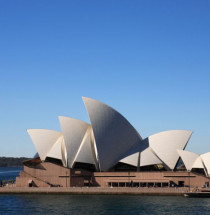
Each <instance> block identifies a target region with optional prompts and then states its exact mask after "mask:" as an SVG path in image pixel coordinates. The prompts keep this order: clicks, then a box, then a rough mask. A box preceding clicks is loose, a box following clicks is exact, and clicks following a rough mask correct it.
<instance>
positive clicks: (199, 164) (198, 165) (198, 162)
mask: <svg viewBox="0 0 210 215" xmlns="http://www.w3.org/2000/svg"><path fill="white" fill-rule="evenodd" d="M192 168H198V169H199V168H200V169H205V168H204V165H203V161H202V159H201V156H199V157H198V158H197V159H196V160H195V162H194V163H193V166H192Z"/></svg>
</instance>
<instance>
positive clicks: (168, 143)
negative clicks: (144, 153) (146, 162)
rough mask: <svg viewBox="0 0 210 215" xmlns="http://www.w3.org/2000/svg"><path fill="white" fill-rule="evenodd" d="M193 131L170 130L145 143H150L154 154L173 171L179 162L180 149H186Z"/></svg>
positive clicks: (153, 136) (152, 137)
mask: <svg viewBox="0 0 210 215" xmlns="http://www.w3.org/2000/svg"><path fill="white" fill-rule="evenodd" d="M191 135H192V131H187V130H170V131H163V132H160V133H157V134H154V135H152V136H149V137H148V138H146V139H144V140H143V142H148V144H149V146H150V147H151V149H152V151H153V153H154V154H155V155H156V156H157V157H158V158H159V159H160V160H161V161H162V163H163V165H164V166H165V167H166V168H167V169H169V170H173V169H174V168H175V166H176V164H177V162H178V159H179V154H178V152H177V150H178V149H180V150H182V149H184V148H185V147H186V145H187V143H188V141H189V139H190V137H191Z"/></svg>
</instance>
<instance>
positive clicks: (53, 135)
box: [27, 129, 62, 161]
mask: <svg viewBox="0 0 210 215" xmlns="http://www.w3.org/2000/svg"><path fill="white" fill-rule="evenodd" d="M27 132H28V134H29V136H30V137H31V140H32V142H33V143H34V145H35V148H36V150H37V152H38V154H39V156H40V159H41V160H42V161H44V160H45V158H46V157H47V156H48V153H50V151H51V149H52V147H53V145H54V144H55V143H56V142H57V141H58V139H59V138H61V137H62V134H61V133H60V132H57V131H53V130H47V129H28V130H27ZM60 153H61V150H59V151H57V153H54V155H55V157H60Z"/></svg>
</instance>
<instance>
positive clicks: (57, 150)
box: [47, 135, 67, 167]
mask: <svg viewBox="0 0 210 215" xmlns="http://www.w3.org/2000/svg"><path fill="white" fill-rule="evenodd" d="M65 154H66V148H65V142H64V137H63V135H61V136H60V137H59V138H58V140H57V141H56V142H55V143H54V145H53V146H52V148H51V149H50V151H49V152H48V154H47V157H51V158H56V159H60V160H61V161H62V163H63V166H65V167H66V163H67V160H66V155H65Z"/></svg>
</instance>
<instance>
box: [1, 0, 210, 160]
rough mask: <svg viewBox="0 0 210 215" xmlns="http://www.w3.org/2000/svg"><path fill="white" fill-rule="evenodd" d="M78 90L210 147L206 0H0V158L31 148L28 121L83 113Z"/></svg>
mask: <svg viewBox="0 0 210 215" xmlns="http://www.w3.org/2000/svg"><path fill="white" fill-rule="evenodd" d="M81 96H88V97H92V98H95V99H98V100H100V101H103V102H104V103H106V104H108V105H110V106H111V107H113V108H115V109H116V110H118V111H119V112H120V113H122V114H123V115H124V116H125V117H126V118H127V119H128V120H129V121H130V122H131V124H132V125H133V126H134V127H135V128H136V129H137V130H138V131H139V133H140V134H141V136H142V137H147V136H149V135H151V134H154V133H157V132H160V131H163V130H170V129H188V130H192V131H193V132H194V133H193V136H192V138H191V140H190V142H189V144H188V147H187V149H188V150H191V151H194V152H197V153H204V152H207V151H210V1H209V0H203V1H199V0H197V1H194V0H173V1H172V0H161V1H159V0H150V1H148V0H132V1H130V0H126V1H125V0H114V1H113V0H102V1H98V0H95V1H92V0H88V1H87V0H83V1H80V0H76V1H73V0H72V1H70V0H66V1H65V0H62V1H58V0H57V1H54V0H48V1H46V0H30V1H28V0H19V1H17V0H10V1H8V0H1V1H0V156H16V157H18V156H28V157H29V156H33V155H34V154H35V152H36V150H35V147H34V146H33V143H32V142H31V140H30V138H29V136H28V134H27V132H26V129H28V128H48V129H54V130H60V125H59V121H58V118H57V117H58V116H59V115H63V116H69V117H73V118H78V119H81V120H84V121H89V120H88V115H87V113H86V110H85V108H84V105H83V102H82V100H81Z"/></svg>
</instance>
